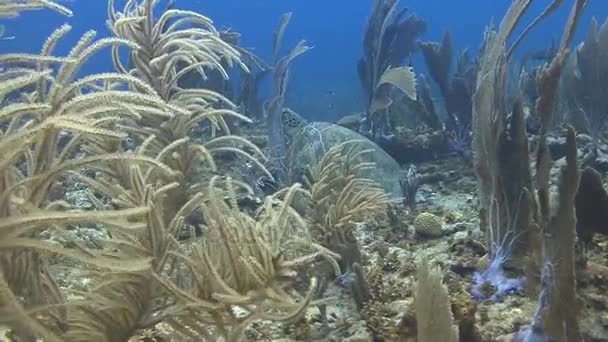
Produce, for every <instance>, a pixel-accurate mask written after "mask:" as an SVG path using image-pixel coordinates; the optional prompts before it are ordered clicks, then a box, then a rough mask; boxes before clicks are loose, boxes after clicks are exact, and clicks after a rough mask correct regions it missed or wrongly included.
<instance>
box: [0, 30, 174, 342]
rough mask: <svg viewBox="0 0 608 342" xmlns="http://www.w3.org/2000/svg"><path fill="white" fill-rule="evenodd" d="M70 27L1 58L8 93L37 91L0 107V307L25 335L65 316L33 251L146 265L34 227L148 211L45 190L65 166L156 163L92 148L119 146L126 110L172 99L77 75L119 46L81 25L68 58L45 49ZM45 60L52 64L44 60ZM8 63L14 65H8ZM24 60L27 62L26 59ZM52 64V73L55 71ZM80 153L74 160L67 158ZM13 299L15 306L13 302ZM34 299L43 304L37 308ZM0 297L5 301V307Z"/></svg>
mask: <svg viewBox="0 0 608 342" xmlns="http://www.w3.org/2000/svg"><path fill="white" fill-rule="evenodd" d="M68 31H69V27H68V26H63V27H61V28H60V29H58V30H57V31H55V33H53V34H52V35H51V36H50V37H49V39H48V40H47V42H46V43H45V45H44V47H43V49H42V51H41V54H40V55H27V54H4V55H1V56H0V60H2V62H3V64H4V65H6V66H8V69H7V71H6V72H5V73H4V74H3V75H2V77H1V78H2V79H3V80H5V81H4V82H3V83H2V87H1V89H2V90H0V93H1V94H3V95H4V94H8V93H11V92H13V91H15V90H20V88H21V87H23V86H26V85H31V86H33V89H34V92H33V93H31V94H25V95H24V96H23V98H22V99H21V100H20V102H14V101H13V102H12V103H10V104H7V105H5V106H4V107H3V108H2V109H1V110H0V117H1V119H2V120H3V121H4V122H6V123H7V124H6V125H5V126H3V127H4V129H3V130H1V131H0V151H2V156H3V158H2V160H0V172H1V173H2V182H1V185H0V216H2V217H3V218H4V219H3V221H2V224H1V225H0V236H1V237H2V246H0V250H2V254H1V262H0V265H1V266H2V270H1V271H2V278H3V280H4V281H6V284H1V286H2V287H3V288H4V287H5V286H6V288H4V289H3V293H4V295H3V298H2V306H3V308H2V309H3V310H5V309H6V308H7V307H8V308H11V310H12V311H13V313H11V314H10V315H6V316H4V317H7V318H8V319H9V322H10V321H12V324H15V325H16V326H18V327H26V328H28V329H27V330H29V331H27V330H26V331H19V332H20V333H22V334H25V336H29V334H34V335H36V336H40V337H44V338H45V339H46V340H59V337H58V336H57V334H59V333H60V331H61V330H63V328H61V327H62V326H63V324H64V323H65V320H66V315H68V314H67V313H66V310H64V309H58V306H57V305H58V304H61V303H62V302H63V298H61V296H60V295H59V292H58V289H57V287H56V285H55V284H54V282H53V279H52V278H51V277H50V276H49V275H48V273H47V271H46V263H45V262H44V261H43V260H44V259H43V258H41V256H40V254H41V253H45V254H49V253H51V254H61V255H65V256H67V257H69V258H73V259H75V260H76V261H78V262H80V263H85V264H89V265H94V266H97V267H99V268H101V269H112V270H114V271H116V272H136V271H139V270H142V269H146V268H148V267H149V259H148V258H141V259H137V258H133V259H132V263H131V264H130V265H121V263H120V262H117V261H116V259H114V258H112V257H106V256H104V255H103V253H99V252H96V251H86V252H84V251H82V250H78V249H75V250H74V249H63V248H58V247H57V246H54V245H50V244H47V243H43V242H41V241H38V239H37V235H38V233H39V232H40V231H42V230H44V229H58V228H61V227H65V226H66V225H68V224H89V223H96V224H103V225H105V226H107V227H122V228H123V229H128V228H130V227H132V223H131V222H129V221H128V220H127V219H130V220H137V219H139V218H142V217H144V216H145V215H147V213H148V212H149V207H148V206H147V205H145V204H144V205H134V206H130V207H128V208H124V210H113V211H108V212H104V211H99V212H68V211H65V208H66V207H67V204H66V203H65V202H63V201H62V200H57V199H56V198H53V196H52V195H51V188H52V186H53V185H54V184H57V183H58V182H60V181H61V177H62V176H64V175H66V174H68V173H70V172H71V173H76V174H77V173H78V171H79V170H80V169H81V168H95V167H97V168H98V169H100V170H102V172H103V170H104V169H107V168H106V165H109V164H112V163H114V162H118V161H124V160H129V161H130V162H131V163H135V164H140V163H141V164H144V165H149V166H151V167H156V166H159V165H160V163H159V162H157V161H155V160H154V159H151V158H137V157H134V156H132V155H127V154H120V153H108V152H107V151H102V150H97V151H96V153H90V151H92V149H91V146H92V144H94V143H95V142H97V141H100V140H101V141H104V142H105V145H106V146H107V145H112V144H113V143H114V144H116V143H117V142H118V140H119V139H121V138H123V137H125V136H126V134H125V133H122V132H120V131H118V130H116V129H115V128H116V124H117V123H119V122H120V121H122V120H124V119H125V118H127V117H129V116H131V117H133V116H135V117H137V116H139V115H140V113H141V112H143V111H150V112H158V111H169V110H170V109H171V107H170V106H168V105H167V104H165V103H164V102H162V101H161V100H160V99H159V98H157V97H155V96H153V95H150V94H145V93H138V92H130V91H116V90H113V89H112V88H111V87H108V88H104V87H97V84H99V83H106V82H110V81H111V82H114V83H116V84H122V85H130V86H133V85H134V84H137V85H138V86H141V85H142V82H141V81H139V80H137V79H135V78H133V77H129V76H127V75H118V74H100V75H91V76H86V77H84V78H82V79H75V78H76V75H77V73H78V70H79V68H80V66H81V65H82V64H83V63H84V62H85V61H86V60H87V59H88V58H89V57H90V56H91V55H93V54H94V53H96V52H97V51H99V50H100V49H102V48H104V47H107V46H110V45H112V44H124V43H125V42H124V41H122V40H120V39H113V38H109V39H102V40H99V41H96V42H94V41H93V38H94V36H95V33H94V32H88V33H86V34H85V35H84V36H83V37H82V38H81V39H80V41H79V42H78V44H77V45H76V46H75V47H74V48H73V49H72V50H71V52H70V53H69V54H68V56H67V57H61V58H57V57H52V53H53V50H54V47H55V45H56V44H57V42H58V40H59V39H60V38H61V37H62V36H63V35H64V34H66V33H67V32H68ZM51 63H59V65H58V66H57V67H55V66H53V68H51ZM13 64H15V65H16V66H15V67H11V66H12V65H13ZM27 66H29V67H30V69H29V70H28V69H26V68H25V67H27ZM53 69H55V70H56V72H53V71H52V70H53ZM76 153H83V154H82V156H81V158H74V155H75V154H76ZM8 287H10V288H12V291H15V292H16V291H19V294H21V293H22V294H23V295H24V298H25V299H26V302H25V305H26V307H30V306H32V307H33V308H32V309H30V311H29V312H28V313H27V314H23V311H22V310H18V309H16V308H18V307H19V305H18V304H16V303H14V300H12V299H11V298H10V297H11V295H10V292H8V291H9V290H8ZM11 303H12V304H11ZM36 304H48V306H47V307H44V306H43V307H41V308H35V305H36ZM5 305H6V306H5ZM28 315H31V316H34V315H35V316H36V317H45V319H43V320H42V321H41V322H43V324H44V325H46V326H48V327H51V328H52V330H54V333H51V332H50V330H46V331H44V330H42V329H41V328H40V325H39V324H38V323H36V321H33V320H32V319H31V316H28Z"/></svg>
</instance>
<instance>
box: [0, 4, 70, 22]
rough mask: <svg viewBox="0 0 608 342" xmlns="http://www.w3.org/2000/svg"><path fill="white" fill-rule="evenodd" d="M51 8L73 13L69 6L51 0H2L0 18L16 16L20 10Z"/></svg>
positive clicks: (62, 12)
mask: <svg viewBox="0 0 608 342" xmlns="http://www.w3.org/2000/svg"><path fill="white" fill-rule="evenodd" d="M43 8H49V9H52V10H54V11H57V12H59V13H61V14H63V15H68V16H71V15H72V11H70V10H69V9H68V8H66V7H64V6H62V5H60V4H58V3H57V2H56V1H51V0H0V18H7V17H9V18H10V17H16V16H18V15H19V12H22V11H31V10H39V9H43Z"/></svg>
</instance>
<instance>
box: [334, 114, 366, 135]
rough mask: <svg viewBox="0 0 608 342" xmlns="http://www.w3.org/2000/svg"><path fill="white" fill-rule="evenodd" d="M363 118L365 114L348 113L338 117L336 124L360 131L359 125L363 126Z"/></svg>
mask: <svg viewBox="0 0 608 342" xmlns="http://www.w3.org/2000/svg"><path fill="white" fill-rule="evenodd" d="M363 118H364V115H363V114H350V115H346V116H343V117H341V118H340V119H338V121H336V125H339V126H342V127H344V128H348V129H350V130H353V131H355V132H356V131H359V127H360V126H361V120H363Z"/></svg>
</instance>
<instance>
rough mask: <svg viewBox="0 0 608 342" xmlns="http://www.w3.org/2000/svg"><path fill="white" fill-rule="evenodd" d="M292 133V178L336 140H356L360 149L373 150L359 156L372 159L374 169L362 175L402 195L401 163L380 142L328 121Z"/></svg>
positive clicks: (360, 159)
mask: <svg viewBox="0 0 608 342" xmlns="http://www.w3.org/2000/svg"><path fill="white" fill-rule="evenodd" d="M288 134H289V135H291V137H290V140H291V143H290V148H289V151H288V154H287V165H288V167H289V171H290V179H291V180H293V181H300V179H301V177H302V175H303V174H304V172H305V170H306V168H308V167H309V166H310V165H314V164H315V163H316V162H318V161H319V160H321V158H323V155H324V154H325V153H326V152H327V151H328V150H329V149H330V148H331V147H332V146H335V145H337V144H340V143H343V142H346V141H349V140H356V142H355V144H357V145H358V146H357V149H358V150H360V151H363V150H370V153H364V154H361V155H359V156H358V157H357V161H359V162H373V163H375V164H376V166H375V168H374V169H371V170H362V171H361V176H362V177H367V178H370V179H373V180H375V181H377V182H378V183H380V184H382V186H383V187H384V190H385V191H386V192H387V193H389V194H392V195H393V196H394V197H396V198H400V197H401V196H402V193H401V185H400V183H399V180H400V179H401V177H402V174H401V167H400V166H399V164H398V163H397V162H396V161H395V160H394V159H393V158H392V157H391V156H390V155H388V154H387V153H386V152H385V151H384V150H383V149H382V148H380V146H378V145H376V144H375V143H374V142H372V141H371V140H369V139H367V138H365V137H364V136H362V135H360V134H359V133H357V132H354V131H352V130H350V129H348V128H344V127H341V126H338V125H335V124H332V123H328V122H311V123H309V124H307V125H305V126H304V127H302V128H301V129H299V130H297V132H291V133H290V132H288Z"/></svg>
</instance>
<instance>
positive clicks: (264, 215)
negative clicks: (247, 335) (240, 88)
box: [164, 178, 336, 341]
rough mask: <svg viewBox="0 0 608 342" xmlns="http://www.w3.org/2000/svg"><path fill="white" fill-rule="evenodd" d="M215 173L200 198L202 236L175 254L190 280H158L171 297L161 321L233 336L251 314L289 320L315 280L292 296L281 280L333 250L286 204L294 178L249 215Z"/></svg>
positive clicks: (199, 331) (309, 295)
mask: <svg viewBox="0 0 608 342" xmlns="http://www.w3.org/2000/svg"><path fill="white" fill-rule="evenodd" d="M219 180H220V179H218V178H214V179H212V181H211V182H210V186H209V188H208V191H207V196H206V197H205V198H206V200H205V201H203V202H202V203H201V209H202V211H203V215H204V217H205V220H206V222H207V224H208V229H207V232H206V239H204V240H202V241H197V242H195V243H194V244H193V246H192V254H191V255H189V256H186V255H183V254H176V255H178V256H179V258H180V260H182V262H183V264H184V265H185V266H186V268H187V269H188V270H189V271H190V272H191V273H192V281H191V282H190V284H189V285H188V286H177V285H176V284H174V283H172V282H169V280H165V281H164V284H165V285H164V286H165V288H166V289H167V290H168V291H169V292H171V293H174V296H175V297H176V299H177V300H178V303H177V304H176V307H175V310H174V311H173V314H172V317H171V318H170V319H168V320H167V321H166V322H167V323H168V324H170V325H171V326H175V329H177V330H180V331H182V330H184V326H187V327H188V329H190V330H191V331H192V332H193V334H195V335H204V334H211V335H212V336H215V337H216V338H218V337H222V338H225V339H226V340H227V341H238V339H239V338H240V336H241V334H242V332H243V329H244V328H246V327H247V326H248V325H249V324H250V323H251V322H253V321H254V320H257V319H269V320H273V321H276V322H290V321H293V319H295V318H297V317H299V316H300V315H301V314H302V312H303V310H304V309H305V308H306V307H307V306H308V304H309V303H310V302H311V300H312V294H313V293H314V291H315V288H316V280H314V279H312V280H311V285H310V287H309V290H308V291H307V293H306V295H305V296H304V297H299V296H296V298H297V297H299V300H296V299H295V298H294V294H291V291H290V290H289V285H288V284H289V282H290V279H293V277H294V276H295V275H296V273H297V272H296V269H297V268H298V267H302V266H303V265H310V264H311V263H312V262H314V261H316V260H317V259H319V258H322V256H326V258H327V260H331V261H332V262H333V263H334V264H335V259H334V258H336V256H335V255H334V254H332V253H331V252H329V251H327V250H325V249H323V248H322V247H320V246H317V245H315V244H314V243H313V242H312V241H311V240H310V237H308V234H307V226H306V222H305V221H304V220H303V219H302V218H301V217H299V215H298V214H297V213H296V212H295V210H290V209H289V208H290V205H291V202H292V200H293V198H294V194H295V193H296V192H298V191H299V185H295V186H293V187H291V188H289V189H287V190H286V191H285V192H283V194H284V196H283V198H284V199H283V200H280V199H279V198H276V197H268V198H267V199H266V203H267V204H265V205H263V206H262V208H260V210H259V211H258V213H257V214H256V215H255V216H250V215H249V214H247V213H245V212H243V211H241V210H240V209H239V208H238V205H236V203H235V202H234V201H233V199H234V198H235V196H236V195H235V193H234V187H233V185H232V182H231V181H230V180H229V179H228V180H224V181H222V182H219V183H218V181H219ZM220 184H222V188H218V186H220ZM225 198H226V200H225ZM237 307H238V308H240V310H241V311H242V312H243V315H239V317H236V316H235V315H233V311H232V310H233V309H234V308H237ZM180 308H181V309H180ZM195 318H196V319H195Z"/></svg>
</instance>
